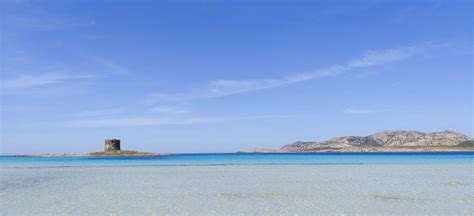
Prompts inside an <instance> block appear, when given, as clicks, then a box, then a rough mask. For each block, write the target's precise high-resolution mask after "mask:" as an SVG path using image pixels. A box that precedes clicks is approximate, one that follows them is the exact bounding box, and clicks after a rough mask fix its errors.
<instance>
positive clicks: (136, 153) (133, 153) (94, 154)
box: [15, 150, 161, 157]
mask: <svg viewBox="0 0 474 216" xmlns="http://www.w3.org/2000/svg"><path fill="white" fill-rule="evenodd" d="M157 155H161V154H160V153H153V152H139V151H129V150H117V151H101V152H89V153H43V154H31V155H15V157H114V156H127V157H133V156H157Z"/></svg>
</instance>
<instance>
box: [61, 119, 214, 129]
mask: <svg viewBox="0 0 474 216" xmlns="http://www.w3.org/2000/svg"><path fill="white" fill-rule="evenodd" d="M218 120H219V119H214V118H198V117H173V118H171V117H156V116H138V117H122V118H101V119H84V120H77V121H72V122H70V123H69V126H72V127H107V126H152V125H191V124H198V123H210V122H215V121H218Z"/></svg>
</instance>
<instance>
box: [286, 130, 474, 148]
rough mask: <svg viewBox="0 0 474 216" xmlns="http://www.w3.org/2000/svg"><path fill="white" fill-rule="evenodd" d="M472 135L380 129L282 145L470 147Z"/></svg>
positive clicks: (323, 146) (305, 146)
mask: <svg viewBox="0 0 474 216" xmlns="http://www.w3.org/2000/svg"><path fill="white" fill-rule="evenodd" d="M472 142H473V139H472V138H471V137H468V136H466V135H463V134H460V133H456V132H454V131H443V132H434V133H423V132H418V131H403V130H396V131H383V132H380V133H375V134H372V135H369V136H345V137H337V138H333V139H330V140H327V141H323V142H301V141H297V142H294V143H291V144H288V145H284V146H283V147H282V148H281V149H280V150H281V151H285V152H306V151H358V150H361V151H364V150H368V151H380V150H384V149H387V150H393V149H408V150H409V149H415V148H418V149H425V150H427V151H429V150H430V149H432V148H437V147H439V149H442V148H445V149H447V148H448V147H449V148H451V147H452V148H457V147H472Z"/></svg>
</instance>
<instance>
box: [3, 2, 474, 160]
mask: <svg viewBox="0 0 474 216" xmlns="http://www.w3.org/2000/svg"><path fill="white" fill-rule="evenodd" d="M0 8H1V11H0V12H1V28H0V33H1V35H0V36H1V38H0V40H1V45H0V46H1V50H0V58H1V60H0V66H1V67H0V70H1V93H0V97H1V149H0V153H1V154H21V153H40V152H87V151H98V150H101V149H102V145H103V141H104V139H105V138H119V139H121V140H122V142H123V144H122V145H123V147H124V148H127V149H135V150H142V151H157V152H234V151H238V150H249V149H253V148H254V147H273V148H278V147H280V146H281V145H283V144H286V143H290V142H293V141H296V140H304V141H319V140H324V139H328V138H331V137H334V136H343V135H367V134H370V133H374V132H378V131H381V130H387V129H403V130H419V131H424V132H432V131H441V130H448V129H449V130H455V131H458V132H461V133H464V134H467V135H470V136H473V135H474V132H473V122H474V117H473V113H472V110H473V100H474V96H473V54H474V52H473V32H472V31H473V27H472V26H473V15H472V14H473V3H472V1H468V0H466V1H462V0H454V1H421V0H419V1H379V0H377V1H375V0H373V1H371V0H367V1H21V0H18V1H14V0H3V1H0Z"/></svg>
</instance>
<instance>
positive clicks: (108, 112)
mask: <svg viewBox="0 0 474 216" xmlns="http://www.w3.org/2000/svg"><path fill="white" fill-rule="evenodd" d="M124 112H125V110H124V109H101V110H87V111H83V112H81V113H79V114H78V116H79V117H96V116H110V115H117V114H122V113H124Z"/></svg>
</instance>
